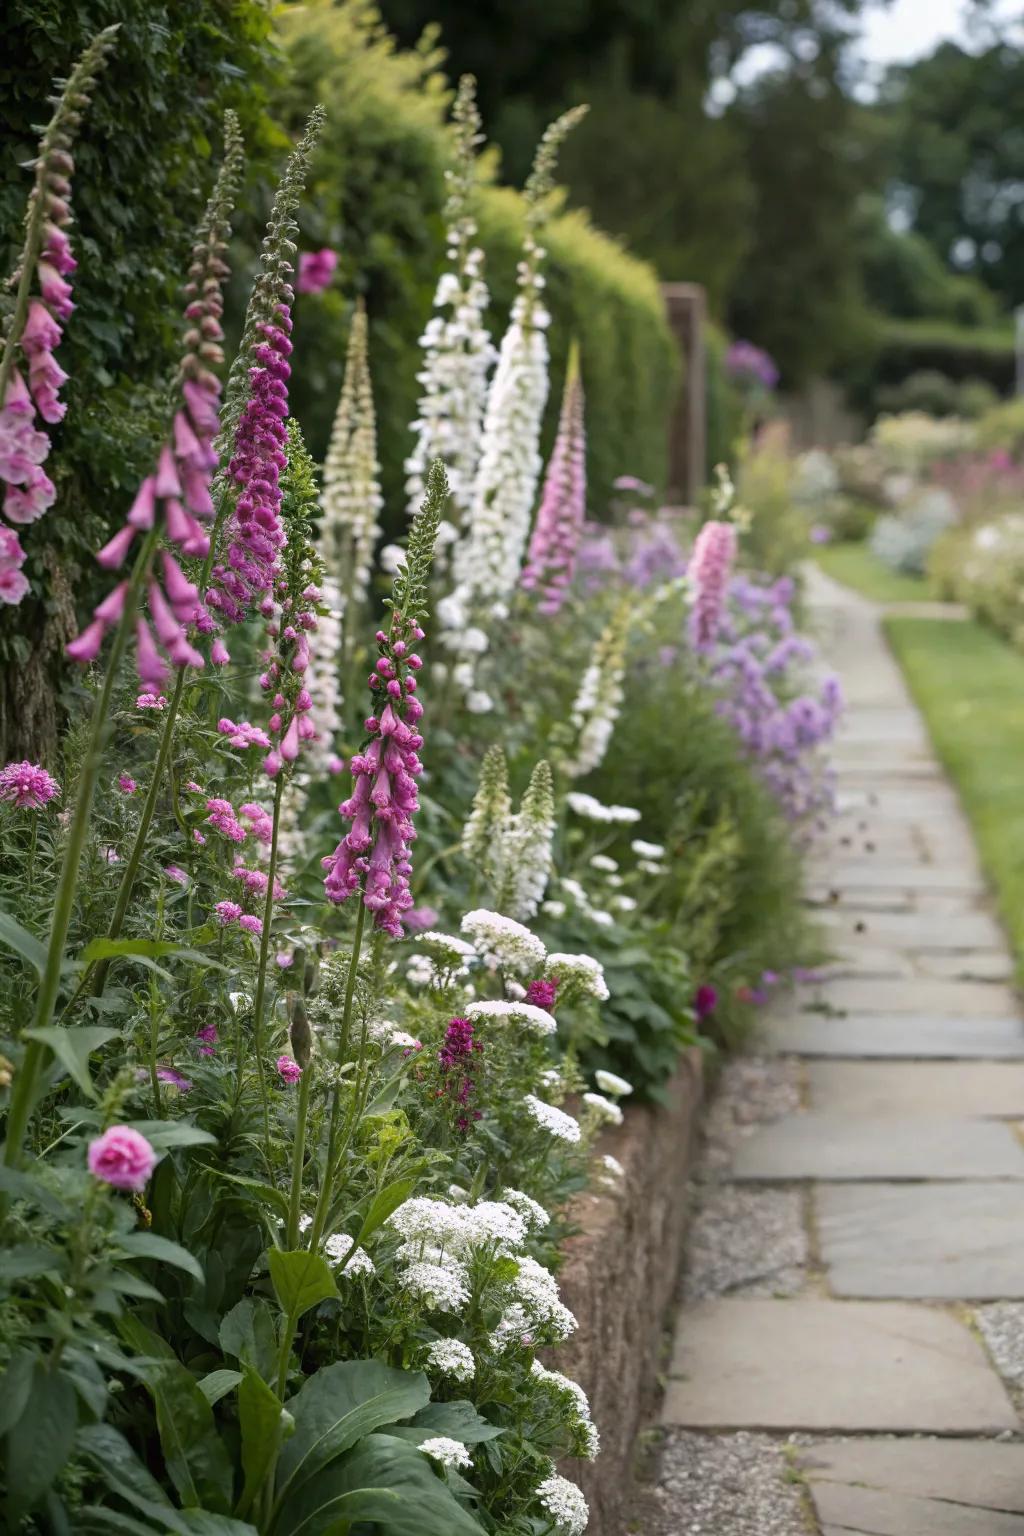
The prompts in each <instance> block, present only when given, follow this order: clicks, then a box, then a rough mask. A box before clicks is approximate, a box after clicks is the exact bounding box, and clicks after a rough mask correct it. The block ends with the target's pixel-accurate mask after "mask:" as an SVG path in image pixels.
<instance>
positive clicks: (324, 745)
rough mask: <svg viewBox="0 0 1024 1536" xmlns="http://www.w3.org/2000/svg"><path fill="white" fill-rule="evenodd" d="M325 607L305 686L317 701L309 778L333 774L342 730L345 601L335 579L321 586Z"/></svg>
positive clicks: (311, 639)
mask: <svg viewBox="0 0 1024 1536" xmlns="http://www.w3.org/2000/svg"><path fill="white" fill-rule="evenodd" d="M320 590H321V593H322V596H323V607H324V608H325V609H326V610H327V611H326V612H325V613H321V614H320V617H319V619H318V621H317V627H316V629H315V630H313V631H312V632H311V634H310V636H309V666H308V667H307V669H306V676H305V684H306V687H307V689H308V690H309V692H310V693H311V694H312V696H313V698H314V699H315V700H316V737H315V739H314V740H313V741H311V742H310V743H309V745H308V748H307V750H306V752H305V754H304V759H305V761H306V762H307V763H308V765H309V770H310V775H311V776H315V777H317V778H323V777H325V776H326V774H327V773H329V772H330V760H331V758H332V757H333V756H334V755H335V742H336V740H337V737H338V733H339V731H340V730H341V727H342V718H341V705H342V696H341V628H342V616H343V608H344V601H345V600H344V598H343V597H342V592H341V587H340V586H339V584H338V581H337V580H336V578H335V577H334V576H324V578H323V580H322V581H321V583H320Z"/></svg>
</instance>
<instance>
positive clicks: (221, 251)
mask: <svg viewBox="0 0 1024 1536" xmlns="http://www.w3.org/2000/svg"><path fill="white" fill-rule="evenodd" d="M240 160H241V140H240V138H239V137H238V136H237V134H236V135H235V137H234V138H230V137H229V141H228V146H227V150H226V153H225V159H224V165H223V167H222V170H221V176H220V178H218V183H217V188H216V189H215V191H214V195H213V197H212V199H211V201H210V203H209V205H208V209H207V223H206V226H205V229H204V232H203V234H202V235H201V236H200V238H199V240H198V241H197V243H196V245H195V247H194V248H193V252H192V264H191V267H190V269H189V270H190V280H189V282H188V284H187V285H186V287H185V295H186V298H187V300H188V303H187V304H186V307H185V320H186V322H187V330H186V332H185V337H184V344H185V355H184V357H183V359H182V363H181V370H180V375H179V377H180V390H181V394H180V400H179V403H178V406H177V409H176V410H175V413H174V418H173V421H172V423H171V429H170V432H169V434H168V437H167V439H166V440H165V442H164V444H163V447H162V448H161V449H160V453H159V455H158V458H157V463H156V467H155V471H154V473H152V474H150V475H148V476H147V477H146V478H145V479H144V480H143V482H142V484H141V485H140V486H139V489H138V491H137V492H136V496H135V500H134V501H133V503H132V505H131V508H130V510H129V512H128V516H127V519H126V521H125V524H124V526H123V527H122V528H121V529H119V531H118V532H117V533H115V534H114V536H113V538H112V539H110V540H109V541H108V543H107V544H105V545H104V547H103V548H102V549H101V550H100V551H99V552H98V554H97V556H96V559H97V561H98V562H99V564H100V565H101V566H102V567H103V568H104V569H105V570H112V571H114V570H120V568H121V567H122V565H123V564H124V562H125V560H126V559H127V558H128V554H129V551H130V549H131V546H132V544H133V542H134V540H135V536H136V534H140V533H141V534H143V535H145V534H147V533H148V532H150V531H151V530H152V529H154V528H159V530H160V532H161V533H162V534H163V536H164V538H165V539H166V541H167V542H168V543H169V544H170V545H172V546H174V547H175V548H177V549H178V550H179V551H180V552H181V554H183V555H185V556H186V557H188V558H198V559H202V558H204V557H205V556H206V555H207V554H208V553H209V549H210V539H209V535H208V534H207V533H206V532H205V530H204V526H203V525H204V523H206V524H208V523H210V522H211V521H212V520H213V516H214V507H213V500H212V497H211V494H210V487H211V485H212V482H213V474H214V471H215V470H216V468H217V454H216V452H215V451H214V446H213V444H214V439H215V437H216V435H217V432H218V429H219V425H220V422H219V408H220V390H221V385H220V379H219V378H218V377H217V375H216V373H214V372H213V368H214V367H215V366H216V365H218V364H220V363H222V362H223V360H224V353H223V349H222V347H221V345H220V344H221V341H222V340H223V336H224V332H223V330H222V328H221V323H220V322H221V316H222V314H223V310H224V304H223V298H222V294H221V288H222V285H223V281H224V278H225V277H226V276H227V273H228V266H227V262H226V261H225V259H224V257H225V254H226V252H227V237H228V234H229V232H230V223H229V213H230V198H229V194H228V191H227V188H228V187H229V186H230V184H231V182H232V179H233V177H234V175H235V174H236V172H237V169H238V166H239V163H240ZM160 569H161V574H160V576H158V575H157V574H156V572H155V571H153V572H151V573H150V575H149V579H148V585H147V596H148V606H149V617H148V618H147V617H146V616H145V615H144V614H142V613H140V614H138V615H137V617H136V621H135V641H136V665H137V667H138V673H139V680H140V682H141V683H142V685H143V687H144V689H145V690H146V691H147V692H150V693H154V694H157V695H159V692H160V689H161V688H162V686H163V685H164V683H165V681H166V678H167V662H168V661H169V662H170V664H171V666H173V667H176V668H178V669H181V668H184V667H201V666H203V664H204V663H203V657H202V656H201V655H200V653H199V652H198V651H197V650H196V648H195V646H194V645H193V644H192V642H191V640H190V639H189V631H190V629H192V628H193V627H194V628H195V629H197V630H199V631H200V632H209V631H211V630H212V629H213V628H214V627H215V626H214V623H213V620H212V619H211V617H210V615H209V614H208V613H207V611H206V609H205V607H204V605H203V601H202V598H201V596H200V593H199V589H198V588H197V587H196V586H195V585H194V583H192V582H191V581H189V579H188V577H187V576H186V575H185V573H184V572H183V570H182V569H181V566H180V565H179V564H178V561H177V559H176V557H175V555H174V553H173V552H172V551H171V550H170V549H164V550H163V551H162V552H161V555H160ZM127 590H128V583H127V582H121V583H120V584H119V586H118V587H116V588H115V589H114V591H113V592H112V593H111V594H110V596H109V597H107V598H106V599H105V600H104V601H103V602H102V603H101V604H100V605H99V606H98V607H97V608H94V609H93V621H92V623H91V624H89V625H87V626H86V628H85V629H84V630H83V631H82V633H81V634H80V635H79V636H78V637H77V638H76V639H75V640H73V641H72V642H71V644H70V645H68V646H67V647H66V650H67V654H68V655H69V656H70V657H71V658H72V660H74V661H80V662H90V661H94V660H95V659H96V657H97V656H98V654H99V652H100V648H101V647H102V645H103V640H104V637H105V635H106V633H107V631H108V630H109V629H110V628H112V627H113V626H114V625H116V624H118V623H120V621H121V619H122V617H123V614H124V601H125V596H126V594H127Z"/></svg>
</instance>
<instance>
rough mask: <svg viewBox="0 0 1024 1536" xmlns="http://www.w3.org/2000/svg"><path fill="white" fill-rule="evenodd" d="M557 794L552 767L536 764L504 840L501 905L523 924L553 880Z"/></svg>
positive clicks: (506, 828)
mask: <svg viewBox="0 0 1024 1536" xmlns="http://www.w3.org/2000/svg"><path fill="white" fill-rule="evenodd" d="M554 838H555V793H554V781H553V779H552V775H551V768H550V765H549V764H548V763H546V762H544V761H541V762H539V763H538V764H537V766H536V768H535V769H534V770H533V773H532V775H531V777H530V783H529V787H528V788H527V790H526V793H525V794H524V795H523V798H522V802H521V804H520V807H519V810H518V811H517V812H516V814H515V815H514V816H510V817H509V818H508V821H507V824H506V827H505V831H504V835H503V837H502V839H501V853H500V863H501V868H502V885H501V903H500V904H501V906H502V908H503V909H505V910H507V911H509V912H511V913H512V915H513V916H514V917H516V918H518V919H519V920H520V921H523V920H525V919H526V918H528V917H533V916H534V915H535V914H536V912H537V909H538V908H539V906H540V903H541V898H542V897H543V895H544V892H545V890H546V888H547V883H548V880H549V879H550V877H551V866H552V849H553V846H554Z"/></svg>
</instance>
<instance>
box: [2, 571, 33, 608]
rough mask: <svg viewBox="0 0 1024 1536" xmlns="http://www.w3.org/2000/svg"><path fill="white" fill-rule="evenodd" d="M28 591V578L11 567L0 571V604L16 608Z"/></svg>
mask: <svg viewBox="0 0 1024 1536" xmlns="http://www.w3.org/2000/svg"><path fill="white" fill-rule="evenodd" d="M28 590H29V583H28V577H27V576H25V575H24V574H23V572H21V571H16V570H15V569H14V568H13V567H12V566H7V567H6V568H4V569H0V603H10V605H11V606H12V607H17V605H18V603H20V602H21V600H22V598H23V597H24V596H25V594H26V593H27V592H28Z"/></svg>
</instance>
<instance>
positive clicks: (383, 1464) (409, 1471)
mask: <svg viewBox="0 0 1024 1536" xmlns="http://www.w3.org/2000/svg"><path fill="white" fill-rule="evenodd" d="M360 1520H365V1521H368V1522H370V1523H371V1524H374V1525H380V1526H381V1527H382V1528H383V1529H384V1530H385V1531H386V1532H387V1536H482V1531H483V1527H482V1526H480V1525H478V1524H477V1522H476V1520H474V1519H473V1516H472V1515H470V1514H469V1513H468V1512H467V1511H466V1510H465V1509H464V1508H463V1506H462V1505H461V1504H459V1503H458V1502H457V1500H456V1499H455V1498H453V1496H452V1494H451V1492H450V1490H449V1489H448V1487H447V1485H446V1484H445V1483H444V1482H443V1481H442V1480H441V1478H440V1477H438V1476H437V1474H436V1473H435V1471H434V1469H433V1467H432V1466H431V1464H430V1462H429V1461H428V1459H427V1457H426V1456H424V1455H422V1454H421V1452H419V1451H417V1450H416V1449H415V1448H414V1447H413V1446H411V1445H409V1444H407V1443H406V1441H404V1440H397V1439H395V1438H394V1437H393V1436H391V1435H368V1436H367V1438H366V1439H365V1440H362V1441H360V1443H359V1444H358V1445H357V1446H356V1448H355V1449H354V1450H353V1451H351V1452H350V1453H349V1454H348V1455H347V1456H343V1457H342V1458H341V1459H340V1460H338V1461H335V1462H333V1463H332V1464H331V1465H330V1466H329V1467H325V1468H324V1470H323V1471H322V1472H320V1473H319V1474H318V1475H317V1476H316V1477H314V1478H312V1479H311V1480H310V1481H309V1482H307V1483H304V1484H303V1485H302V1487H301V1488H298V1489H297V1490H296V1491H295V1492H294V1493H293V1494H291V1495H290V1497H289V1498H288V1500H287V1503H286V1504H285V1506H284V1507H283V1509H282V1510H281V1511H280V1512H279V1514H278V1516H277V1518H276V1519H275V1521H274V1522H273V1524H272V1525H271V1531H272V1533H273V1536H326V1533H327V1532H332V1531H334V1530H336V1529H338V1528H339V1523H340V1522H342V1521H351V1522H355V1521H360ZM341 1528H343V1527H341Z"/></svg>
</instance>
